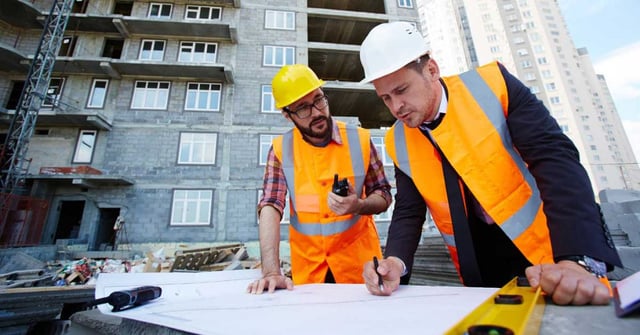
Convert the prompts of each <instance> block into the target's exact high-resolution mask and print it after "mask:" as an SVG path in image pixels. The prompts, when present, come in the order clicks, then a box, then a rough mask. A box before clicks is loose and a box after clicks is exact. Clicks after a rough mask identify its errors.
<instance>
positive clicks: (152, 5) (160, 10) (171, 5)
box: [147, 2, 173, 19]
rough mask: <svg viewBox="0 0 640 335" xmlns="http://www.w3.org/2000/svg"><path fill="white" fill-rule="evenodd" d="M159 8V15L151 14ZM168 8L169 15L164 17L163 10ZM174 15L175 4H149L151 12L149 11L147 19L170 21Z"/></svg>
mask: <svg viewBox="0 0 640 335" xmlns="http://www.w3.org/2000/svg"><path fill="white" fill-rule="evenodd" d="M155 6H157V7H158V8H159V9H158V14H157V15H152V14H151V12H152V11H153V8H154V7H155ZM165 6H168V7H169V15H162V9H163V8H164V7H165ZM172 15H173V4H170V3H165V2H150V3H149V10H148V11H147V18H152V19H170V18H171V16H172Z"/></svg>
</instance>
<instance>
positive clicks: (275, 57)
mask: <svg viewBox="0 0 640 335" xmlns="http://www.w3.org/2000/svg"><path fill="white" fill-rule="evenodd" d="M263 55H264V56H263V60H262V65H264V66H283V65H291V64H293V63H294V62H295V48H293V47H277V46H271V45H266V46H265V47H264V53H263Z"/></svg>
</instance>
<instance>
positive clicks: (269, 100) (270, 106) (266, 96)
mask: <svg viewBox="0 0 640 335" xmlns="http://www.w3.org/2000/svg"><path fill="white" fill-rule="evenodd" d="M261 106H262V112H263V113H280V111H279V110H278V109H277V108H276V101H275V100H274V99H273V92H272V91H271V86H270V85H262V103H261Z"/></svg>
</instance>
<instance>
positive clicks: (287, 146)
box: [282, 125, 366, 236]
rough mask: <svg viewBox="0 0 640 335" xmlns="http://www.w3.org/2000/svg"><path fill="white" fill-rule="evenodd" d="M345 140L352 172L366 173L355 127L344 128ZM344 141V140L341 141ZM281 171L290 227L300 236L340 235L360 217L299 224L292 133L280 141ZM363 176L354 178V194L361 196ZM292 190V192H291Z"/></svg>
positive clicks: (354, 216) (288, 133)
mask: <svg viewBox="0 0 640 335" xmlns="http://www.w3.org/2000/svg"><path fill="white" fill-rule="evenodd" d="M346 133H347V139H346V141H347V142H348V143H349V154H350V156H351V166H352V168H353V170H354V171H366V170H365V167H364V160H363V157H362V148H361V147H360V136H358V129H357V128H356V127H355V126H352V125H347V126H346ZM343 140H344V139H343ZM282 170H283V172H284V176H285V178H286V179H287V188H288V189H289V195H290V197H291V201H290V206H291V208H292V209H293V213H292V214H291V217H290V219H289V222H290V224H291V227H293V228H294V229H295V230H296V231H298V232H299V233H300V234H303V235H307V236H315V235H322V236H330V235H334V234H338V233H342V232H344V231H346V230H348V229H349V228H351V227H352V226H353V225H354V224H355V223H356V222H358V220H359V219H360V215H353V216H352V217H351V218H350V219H346V220H341V221H335V222H331V223H319V222H309V223H304V224H301V223H300V221H298V215H297V210H296V208H295V204H296V198H295V197H296V193H295V189H296V188H295V180H296V179H295V173H294V170H295V169H294V168H293V132H292V131H289V132H287V133H285V134H284V136H283V139H282ZM364 179H365V175H363V176H361V177H359V176H358V174H356V176H355V183H356V185H355V186H354V188H355V190H356V194H362V189H363V187H364ZM292 190H293V191H292Z"/></svg>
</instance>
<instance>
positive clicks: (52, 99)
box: [42, 78, 64, 107]
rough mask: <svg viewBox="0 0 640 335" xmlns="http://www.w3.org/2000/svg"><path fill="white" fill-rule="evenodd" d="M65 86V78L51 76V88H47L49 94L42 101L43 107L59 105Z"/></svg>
mask: <svg viewBox="0 0 640 335" xmlns="http://www.w3.org/2000/svg"><path fill="white" fill-rule="evenodd" d="M63 87H64V78H51V80H50V81H49V88H48V89H47V95H46V96H45V98H44V100H43V101H42V107H53V106H56V105H58V101H59V100H60V95H61V94H62V88H63Z"/></svg>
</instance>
